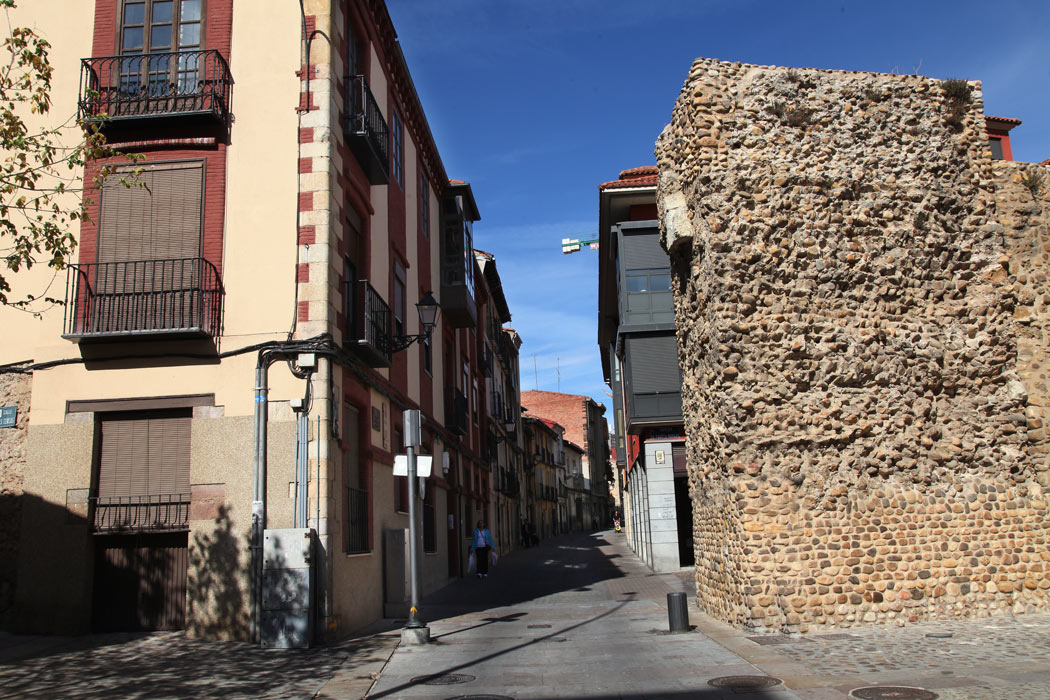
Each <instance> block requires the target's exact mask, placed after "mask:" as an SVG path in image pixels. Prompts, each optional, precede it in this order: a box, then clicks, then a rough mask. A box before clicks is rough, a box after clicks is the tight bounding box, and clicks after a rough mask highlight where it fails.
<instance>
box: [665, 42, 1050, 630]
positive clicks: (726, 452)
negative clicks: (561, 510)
mask: <svg viewBox="0 0 1050 700" xmlns="http://www.w3.org/2000/svg"><path fill="white" fill-rule="evenodd" d="M980 90H981V88H980V83H978V82H971V83H968V84H966V83H962V82H961V81H945V82H942V81H939V80H933V79H929V78H925V77H921V76H916V75H907V76H902V75H881V74H870V73H850V72H842V71H823V70H800V69H794V70H793V69H787V68H778V67H768V66H753V65H746V64H739V63H724V62H719V61H714V60H707V59H698V60H697V61H696V62H695V63H694V64H693V67H692V70H691V71H690V74H689V77H688V80H687V81H686V84H685V87H684V89H683V91H682V93H681V95H680V97H679V99H678V102H677V104H676V106H675V109H674V114H673V118H672V122H671V124H670V125H669V126H668V127H667V128H666V129H665V130H664V133H663V134H662V135H661V137H660V140H659V141H658V143H657V160H658V163H659V169H660V180H659V190H658V199H659V207H660V216H661V224H662V227H663V233H664V243H665V245H666V247H667V248H668V250H669V251H670V253H671V260H672V267H673V272H674V281H675V309H676V316H677V325H678V341H679V360H680V363H681V365H682V371H683V413H684V415H685V418H686V430H687V435H688V454H689V478H690V486H691V494H692V498H693V504H694V505H693V508H694V510H693V521H694V531H695V543H696V544H695V547H696V562H697V564H696V585H697V595H698V602H699V604H700V605H701V607H702V608H703V609H705V610H706V611H707V612H709V613H711V614H712V615H715V616H717V617H719V618H721V619H723V620H726V621H728V622H731V623H733V624H735V625H738V626H742V627H751V628H757V629H766V630H770V631H784V632H794V631H806V630H808V629H814V628H817V627H849V626H853V625H859V624H874V623H891V624H904V623H906V622H909V621H919V620H932V619H943V618H950V617H956V616H993V615H1004V614H1019V613H1025V612H1032V611H1040V612H1048V611H1050V551H1048V547H1047V545H1048V541H1050V519H1048V508H1047V499H1046V497H1045V496H1044V491H1045V490H1047V489H1048V487H1050V464H1048V449H1047V448H1048V445H1050V442H1048V438H1047V432H1046V428H1045V427H1044V421H1045V420H1046V416H1044V412H1045V411H1046V406H1047V397H1048V391H1047V347H1048V346H1047V335H1048V333H1047V328H1048V324H1050V290H1048V288H1047V267H1048V260H1050V235H1048V230H1047V225H1048V220H1050V200H1048V195H1047V186H1046V185H1043V186H1042V187H1039V186H1038V185H1037V184H1036V183H1034V180H1037V179H1038V177H1039V173H1043V174H1044V175H1045V176H1046V177H1045V179H1047V180H1050V173H1048V172H1047V171H1048V170H1050V169H1048V168H1046V167H1045V166H1038V165H1028V164H1020V163H1002V162H993V161H992V160H991V157H990V154H989V152H988V148H987V143H986V136H985V131H984V115H983V103H982V99H981V91H980Z"/></svg>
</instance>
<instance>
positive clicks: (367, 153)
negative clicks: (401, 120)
mask: <svg viewBox="0 0 1050 700" xmlns="http://www.w3.org/2000/svg"><path fill="white" fill-rule="evenodd" d="M343 134H344V135H345V136H346V145H347V146H348V147H349V148H350V151H351V152H352V153H353V154H354V157H355V158H357V162H358V163H359V164H360V165H361V169H362V170H364V171H365V176H366V177H367V178H368V181H369V182H370V183H371V184H373V185H385V184H387V183H388V182H390V129H388V128H387V125H386V120H385V119H383V113H382V112H380V111H379V105H378V104H376V100H375V97H373V96H372V90H371V89H369V87H368V81H367V80H365V76H363V75H355V76H352V77H349V78H347V79H346V117H345V122H344V124H343Z"/></svg>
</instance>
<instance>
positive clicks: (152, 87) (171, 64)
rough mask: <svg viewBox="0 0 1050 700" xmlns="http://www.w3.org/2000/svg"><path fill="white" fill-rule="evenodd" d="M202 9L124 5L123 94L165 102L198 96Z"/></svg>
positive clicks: (174, 1)
mask: <svg viewBox="0 0 1050 700" xmlns="http://www.w3.org/2000/svg"><path fill="white" fill-rule="evenodd" d="M201 3H202V0H124V5H123V8H122V14H121V27H120V55H121V56H122V57H123V58H122V60H121V62H120V91H121V93H123V94H126V95H135V96H141V95H142V94H143V93H145V95H146V96H148V97H152V98H162V97H173V96H177V95H186V94H192V93H194V92H196V91H197V84H198V72H199V68H200V66H199V60H200V49H201V41H202V16H201ZM180 54H181V55H180Z"/></svg>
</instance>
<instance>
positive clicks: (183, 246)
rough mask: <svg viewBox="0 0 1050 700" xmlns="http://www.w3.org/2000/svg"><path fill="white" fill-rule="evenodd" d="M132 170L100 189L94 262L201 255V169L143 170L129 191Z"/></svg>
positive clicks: (191, 165) (161, 166) (196, 164)
mask: <svg viewBox="0 0 1050 700" xmlns="http://www.w3.org/2000/svg"><path fill="white" fill-rule="evenodd" d="M133 170H134V169H133V168H121V169H118V170H117V171H116V172H115V173H113V174H112V175H110V176H109V177H108V178H106V181H105V182H104V183H103V186H102V201H101V211H100V213H99V239H98V261H99V262H100V263H103V262H123V261H128V260H171V259H176V258H196V257H198V256H200V254H201V252H200V251H201V212H202V205H201V202H202V197H203V185H204V165H203V163H202V162H200V161H193V162H188V163H158V164H154V165H147V166H144V167H143V169H142V172H141V173H140V174H139V176H138V179H137V182H135V183H134V184H132V186H131V187H125V186H124V185H123V184H121V182H120V179H121V177H125V178H131V177H132V174H131V173H132V172H133Z"/></svg>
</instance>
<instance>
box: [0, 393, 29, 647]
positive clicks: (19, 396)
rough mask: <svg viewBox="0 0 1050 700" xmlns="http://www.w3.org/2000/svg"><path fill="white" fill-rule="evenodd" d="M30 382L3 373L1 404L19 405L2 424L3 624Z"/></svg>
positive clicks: (9, 598) (13, 568)
mask: <svg viewBox="0 0 1050 700" xmlns="http://www.w3.org/2000/svg"><path fill="white" fill-rule="evenodd" d="M31 386H32V375H29V374H0V406H17V407H18V421H17V423H16V425H15V427H14V428H0V627H6V626H7V623H8V615H9V613H10V611H11V607H12V605H13V604H14V595H15V573H16V572H17V571H18V566H17V564H18V541H19V533H20V528H21V524H22V484H23V482H24V480H25V467H26V435H27V432H28V428H29V395H30V388H31Z"/></svg>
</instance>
